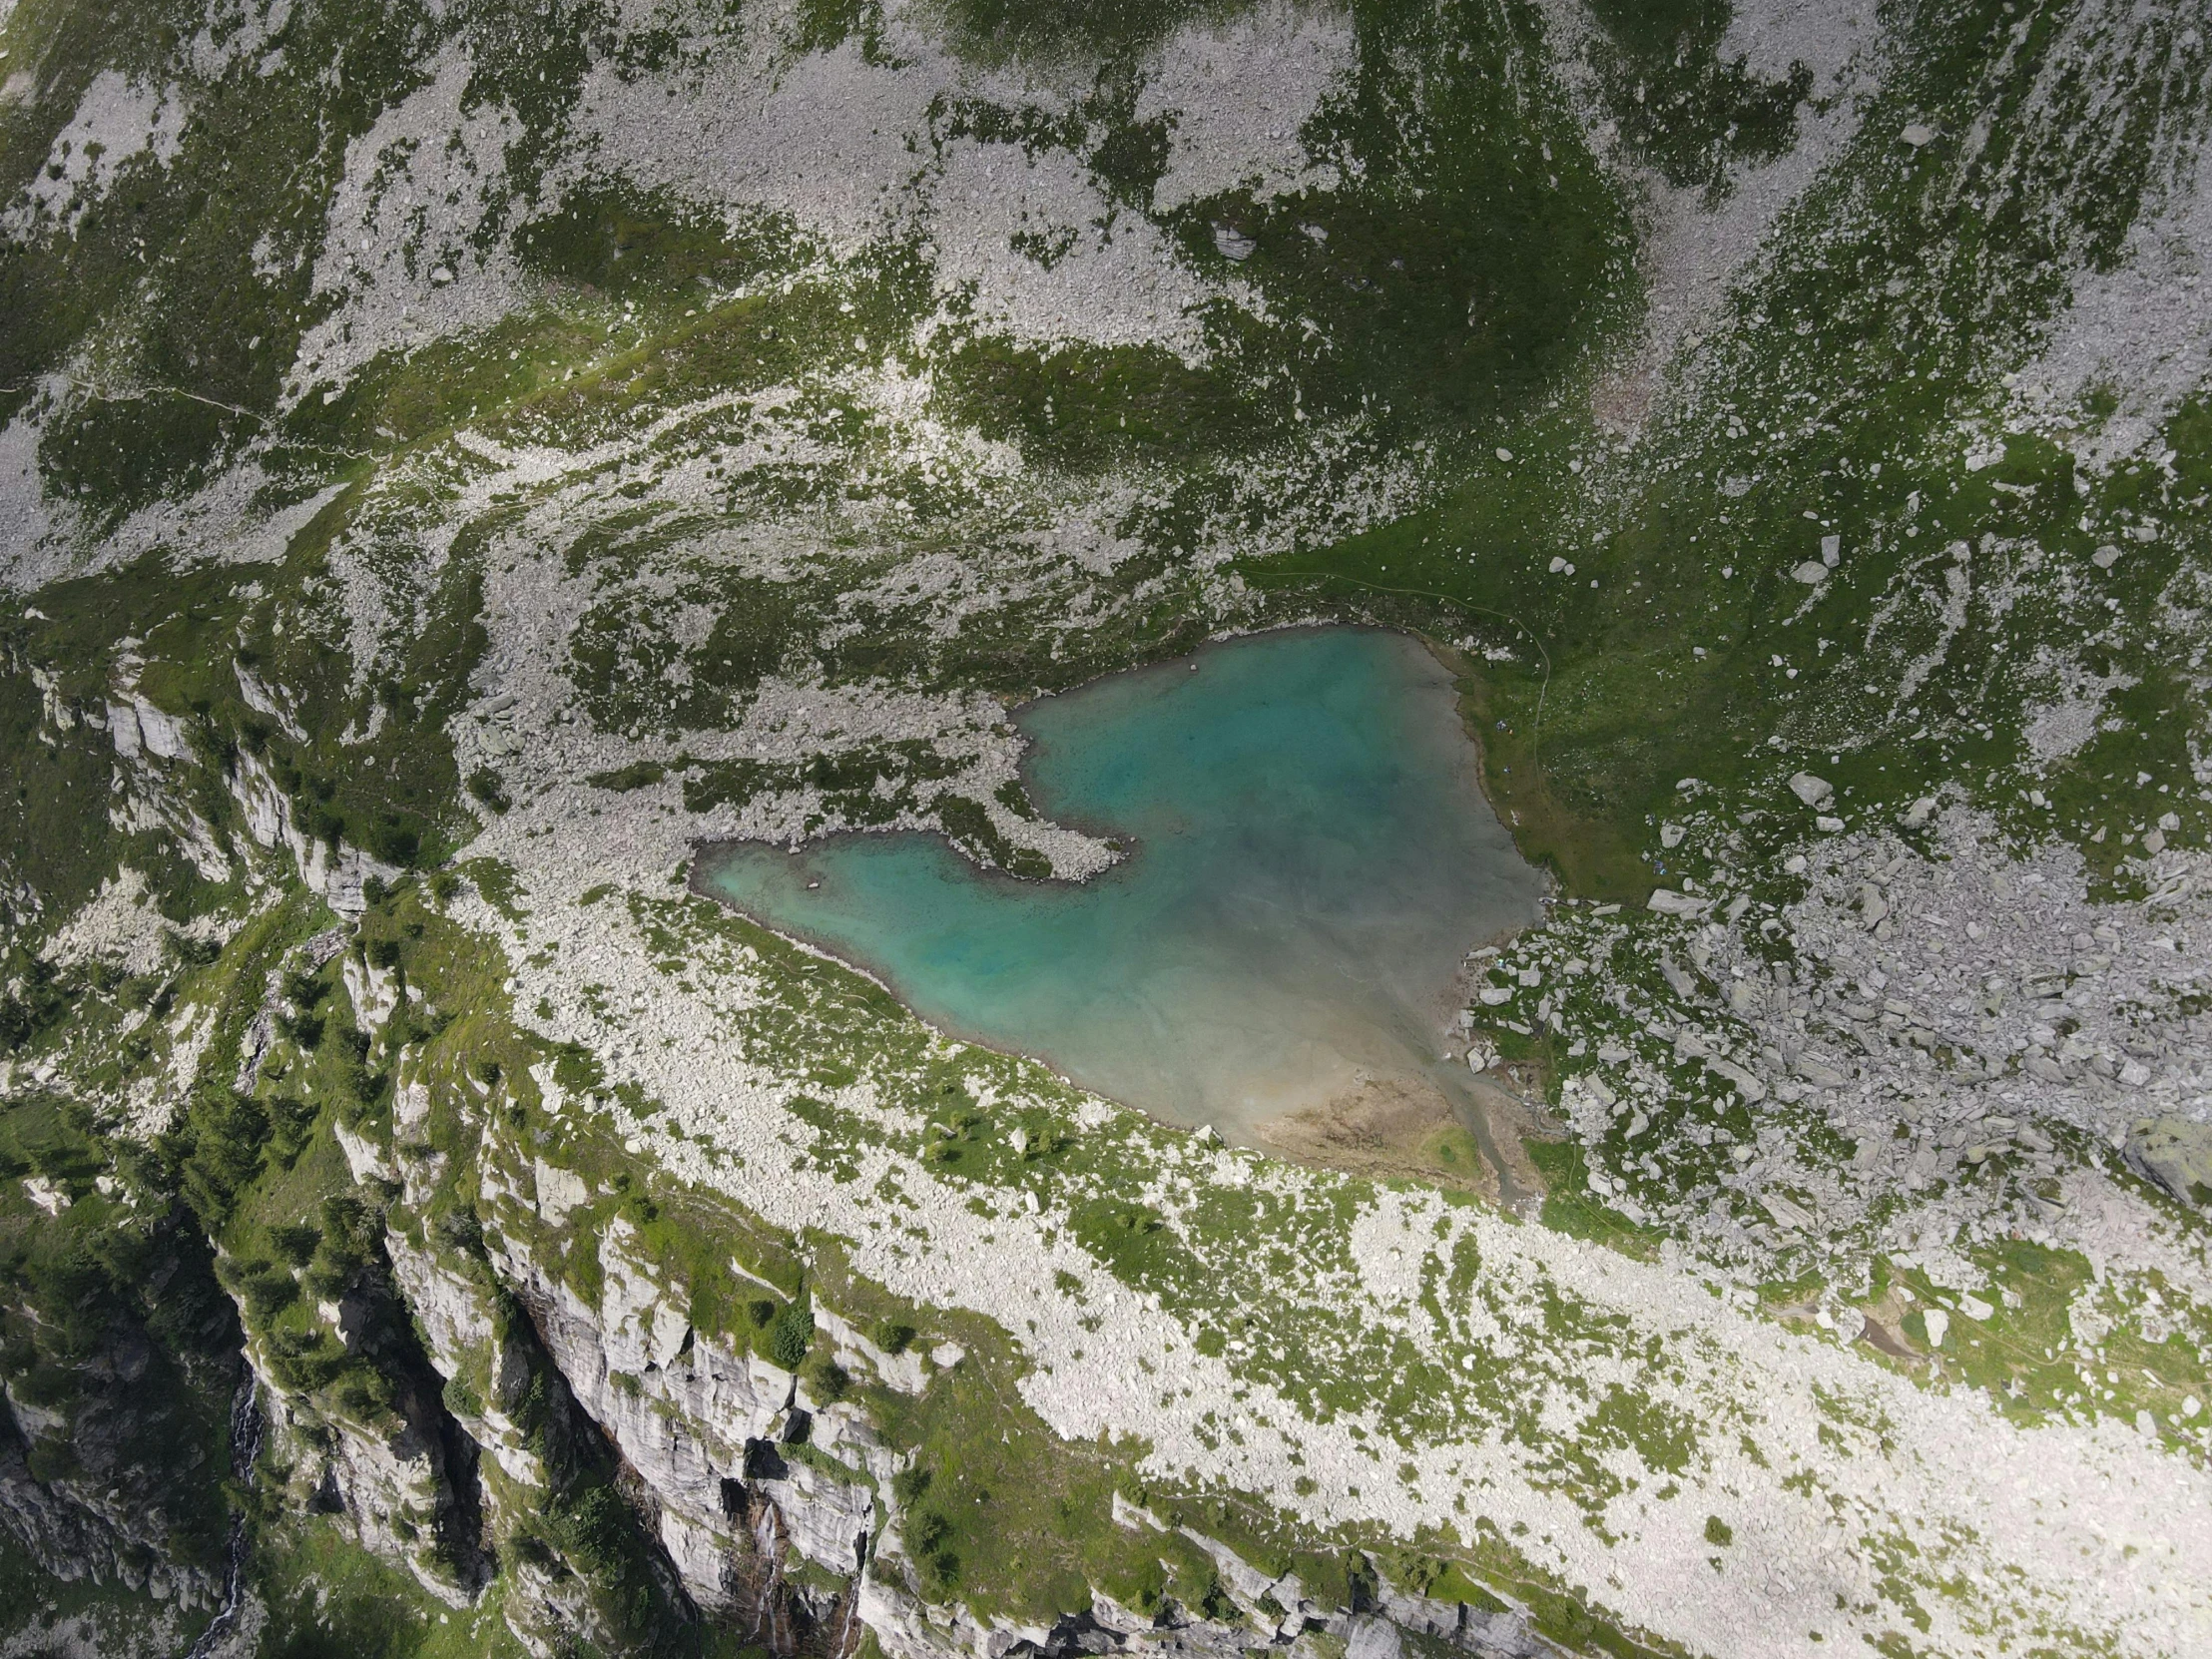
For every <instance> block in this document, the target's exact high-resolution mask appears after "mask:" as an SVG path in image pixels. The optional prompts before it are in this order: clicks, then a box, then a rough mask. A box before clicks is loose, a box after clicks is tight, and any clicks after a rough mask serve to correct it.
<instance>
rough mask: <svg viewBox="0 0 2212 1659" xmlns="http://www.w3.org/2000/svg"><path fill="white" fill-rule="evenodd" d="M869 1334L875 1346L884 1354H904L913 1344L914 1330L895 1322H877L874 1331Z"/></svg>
mask: <svg viewBox="0 0 2212 1659" xmlns="http://www.w3.org/2000/svg"><path fill="white" fill-rule="evenodd" d="M870 1334H871V1335H872V1336H873V1337H874V1339H875V1346H876V1347H877V1348H879V1349H881V1350H882V1351H883V1352H884V1353H885V1354H904V1353H905V1352H906V1350H908V1349H909V1348H911V1347H913V1344H914V1328H913V1327H912V1326H910V1325H902V1324H900V1323H899V1322H898V1321H897V1320H887V1319H886V1320H877V1321H876V1322H875V1329H874V1330H873V1332H872V1333H870Z"/></svg>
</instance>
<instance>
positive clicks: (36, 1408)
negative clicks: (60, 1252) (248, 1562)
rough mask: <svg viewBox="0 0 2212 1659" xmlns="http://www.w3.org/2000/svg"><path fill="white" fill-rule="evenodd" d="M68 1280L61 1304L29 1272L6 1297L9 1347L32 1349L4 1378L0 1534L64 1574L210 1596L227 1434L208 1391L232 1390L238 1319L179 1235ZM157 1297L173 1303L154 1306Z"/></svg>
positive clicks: (3, 1314)
mask: <svg viewBox="0 0 2212 1659" xmlns="http://www.w3.org/2000/svg"><path fill="white" fill-rule="evenodd" d="M66 1291H67V1294H68V1297H69V1301H68V1303H67V1304H66V1305H64V1306H61V1307H57V1306H55V1305H54V1303H53V1302H52V1301H51V1300H44V1301H42V1299H41V1298H40V1297H38V1296H37V1295H36V1294H35V1291H34V1289H33V1288H32V1287H29V1286H26V1285H14V1286H11V1287H10V1293H11V1294H9V1295H8V1296H7V1298H6V1300H5V1301H0V1328H5V1334H6V1336H7V1338H8V1339H9V1342H10V1345H11V1347H15V1348H16V1349H17V1352H18V1354H19V1355H22V1356H24V1357H29V1358H35V1360H36V1361H37V1363H36V1364H35V1365H33V1366H31V1367H30V1368H29V1369H27V1370H21V1371H19V1370H17V1369H16V1368H15V1367H13V1366H11V1367H10V1368H9V1372H10V1375H8V1376H6V1377H5V1378H4V1379H0V1547H8V1548H17V1549H21V1550H22V1551H23V1552H24V1553H25V1555H26V1556H27V1557H28V1558H29V1559H30V1560H31V1561H32V1562H34V1563H36V1564H37V1566H38V1567H39V1568H40V1569H41V1570H43V1571H45V1572H47V1573H49V1574H51V1575H52V1576H54V1577H56V1578H59V1579H62V1580H64V1581H65V1582H70V1583H91V1584H98V1585H122V1586H124V1587H126V1588H129V1589H133V1590H144V1591H147V1592H150V1593H151V1594H152V1595H154V1596H155V1597H156V1598H157V1599H158V1600H165V1601H166V1600H172V1599H173V1600H174V1602H175V1604H177V1605H179V1606H181V1607H185V1608H193V1607H204V1606H208V1605H211V1604H212V1603H213V1602H214V1601H215V1599H216V1597H217V1595H218V1594H219V1592H220V1588H221V1585H222V1580H223V1560H222V1546H223V1536H224V1534H223V1519H222V1515H221V1511H220V1506H219V1504H218V1503H217V1501H216V1499H215V1492H214V1487H215V1484H216V1482H217V1481H219V1480H220V1479H221V1477H222V1473H223V1469H222V1465H221V1460H220V1459H221V1456H222V1450H223V1447H222V1440H221V1434H222V1425H221V1423H220V1421H219V1420H210V1413H209V1412H208V1411H207V1410H205V1409H202V1407H203V1406H205V1405H206V1404H207V1403H208V1402H211V1401H220V1400H226V1399H228V1398H230V1397H231V1395H232V1394H233V1392H234V1391H235V1387H236V1383H237V1381H238V1379H239V1376H240V1375H241V1368H240V1366H239V1364H238V1359H237V1341H238V1329H237V1326H236V1325H235V1324H234V1323H233V1322H232V1321H231V1320H230V1319H229V1317H228V1308H227V1306H226V1305H225V1304H224V1303H223V1301H222V1299H221V1296H220V1293H218V1292H217V1291H216V1290H215V1287H214V1285H213V1283H212V1282H211V1281H209V1280H208V1278H207V1269H206V1262H205V1257H204V1255H202V1254H201V1253H199V1252H196V1251H192V1250H189V1249H186V1248H183V1247H182V1246H181V1244H180V1242H179V1241H178V1240H177V1239H176V1238H175V1237H174V1236H173V1235H163V1236H158V1238H157V1244H156V1247H155V1252H154V1254H153V1256H152V1258H151V1260H150V1261H148V1262H147V1263H146V1264H145V1271H144V1272H143V1274H142V1276H141V1277H140V1278H139V1279H138V1280H137V1281H136V1283H134V1284H132V1285H128V1286H118V1285H117V1284H115V1283H113V1282H112V1281H110V1282H101V1281H98V1280H95V1281H93V1282H92V1283H90V1284H87V1283H82V1282H72V1283H70V1284H69V1285H68V1286H67V1287H66ZM165 1302H166V1307H167V1312H168V1314H169V1316H170V1317H169V1318H167V1319H162V1320H152V1321H150V1320H149V1318H148V1317H147V1312H148V1308H149V1307H150V1306H154V1307H160V1306H162V1305H163V1304H164V1303H165ZM71 1316H74V1318H75V1319H76V1320H77V1321H80V1322H82V1323H81V1325H80V1326H79V1327H78V1328H77V1329H75V1330H71V1329H70V1328H69V1326H68V1324H67V1323H65V1322H66V1320H67V1319H68V1318H69V1317H71ZM11 1358H13V1356H11Z"/></svg>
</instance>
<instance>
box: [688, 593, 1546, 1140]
mask: <svg viewBox="0 0 2212 1659" xmlns="http://www.w3.org/2000/svg"><path fill="white" fill-rule="evenodd" d="M1194 664H1195V665H1196V672H1193V665H1194ZM1014 718H1015V719H1016V721H1017V723H1018V724H1019V725H1020V727H1021V728H1022V730H1023V731H1024V732H1025V733H1027V734H1028V735H1029V737H1030V738H1031V739H1032V741H1033V745H1034V747H1033V749H1032V752H1031V754H1030V757H1029V759H1028V761H1027V762H1026V764H1025V767H1024V776H1025V778H1026V780H1027V782H1028V786H1029V790H1030V794H1031V796H1032V798H1033V799H1034V800H1035V802H1036V803H1037V806H1038V808H1039V809H1040V811H1041V812H1042V813H1043V814H1044V815H1045V816H1047V817H1048V818H1051V819H1053V820H1056V821H1058V822H1060V823H1063V824H1068V825H1073V826H1077V827H1080V828H1082V829H1085V830H1090V831H1092V832H1093V833H1096V834H1100V835H1110V836H1113V837H1115V838H1117V839H1119V840H1121V841H1122V842H1123V843H1124V845H1125V846H1127V847H1128V848H1129V856H1128V857H1127V858H1126V859H1125V861H1124V862H1122V863H1121V864H1118V865H1116V866H1115V867H1114V868H1113V869H1111V870H1109V871H1107V872H1106V873H1104V874H1102V875H1099V876H1095V877H1093V878H1092V879H1091V880H1090V881H1089V882H1087V883H1083V884H1080V885H1077V884H1072V883H1066V882H1056V881H1046V882H1036V881H1017V880H1014V879H1012V878H1010V877H1007V876H1003V875H996V874H989V873H985V872H983V871H981V870H979V869H977V868H976V867H975V866H974V865H973V864H971V863H969V862H968V861H967V860H966V859H964V858H962V857H961V856H960V855H959V854H957V853H956V852H954V851H952V850H951V848H950V847H949V846H947V845H946V843H945V842H944V841H943V840H942V839H940V838H939V837H937V836H934V835H925V834H920V833H911V832H901V833H896V834H864V835H863V834H852V835H839V836H835V837H832V838H830V839H828V840H826V841H823V842H820V843H818V844H816V845H813V846H811V847H809V848H807V849H805V850H803V851H800V852H797V853H791V852H786V851H784V850H782V849H780V848H776V847H770V846H765V845H762V844H760V843H758V842H731V843H725V844H722V845H718V846H713V847H710V848H708V849H706V850H705V851H704V852H703V854H702V858H701V868H700V884H701V885H702V887H703V888H704V889H705V890H707V891H709V892H712V893H714V894H715V895H717V896H718V897H720V898H722V899H723V900H725V901H726V902H728V903H730V904H732V905H734V906H735V907H736V908H738V909H740V910H742V911H744V912H746V913H747V914H749V915H751V916H753V917H755V918H756V919H758V920H760V921H763V922H766V923H767V924H768V925H770V926H772V927H774V928H777V929H778V930H780V931H783V932H786V933H790V934H794V935H796V936H799V937H803V938H806V939H809V940H811V941H813V942H814V943H816V944H819V945H821V946H823V947H825V948H827V949H829V950H830V951H831V952H833V953H835V954H836V955H839V956H842V957H844V958H845V959H846V960H848V961H852V962H855V963H858V964H861V965H863V966H865V967H866V968H868V969H869V970H870V971H871V972H873V973H875V974H876V975H877V976H879V977H880V978H882V979H883V980H884V981H885V982H886V983H888V984H889V985H890V986H891V987H892V988H893V989H894V990H895V991H896V992H897V993H898V994H899V995H900V996H901V997H902V998H903V999H904V1000H905V1001H906V1002H907V1003H908V1005H909V1006H911V1007H912V1008H914V1009H915V1010H916V1011H917V1012H918V1013H920V1014H921V1015H922V1016H923V1017H924V1018H926V1019H928V1020H930V1021H932V1022H933V1023H935V1024H937V1025H939V1026H941V1027H943V1028H945V1029H947V1030H949V1031H952V1032H954V1033H956V1034H958V1035H961V1036H964V1037H969V1038H973V1039H976V1040H978V1041H981V1042H985V1043H988V1044H990V1045H992V1046H995V1047H1000V1048H1006V1049H1013V1050H1018V1051H1020V1052H1023V1053H1027V1054H1033V1055H1036V1056H1038V1057H1039V1058H1042V1059H1046V1060H1049V1061H1050V1062H1051V1063H1052V1064H1053V1065H1055V1066H1056V1067H1057V1068H1058V1069H1059V1070H1061V1071H1063V1072H1065V1073H1066V1074H1067V1075H1068V1076H1070V1077H1071V1078H1073V1079H1074V1080H1075V1081H1077V1082H1079V1083H1081V1084H1083V1085H1084V1086H1086V1087H1088V1088H1091V1089H1094V1090H1096V1091H1098V1092H1099V1093H1101V1094H1104V1095H1107V1096H1109V1097H1111V1098H1114V1099H1117V1100H1120V1101H1123V1102H1125V1103H1127V1104H1129V1105H1132V1106H1136V1107H1140V1108H1142V1109H1144V1110H1146V1111H1149V1112H1152V1113H1154V1114H1156V1115H1158V1116H1160V1117H1163V1118H1166V1119H1168V1120H1170V1121H1172V1122H1177V1123H1185V1124H1196V1123H1200V1122H1212V1123H1215V1124H1218V1125H1219V1126H1220V1127H1221V1128H1222V1129H1223V1131H1224V1132H1225V1133H1228V1134H1229V1135H1231V1136H1232V1137H1233V1138H1237V1139H1245V1138H1248V1135H1249V1128H1250V1126H1251V1125H1252V1124H1254V1123H1257V1122H1259V1121H1261V1120H1263V1119H1265V1118H1268V1117H1271V1116H1274V1115H1276V1114H1278V1113H1281V1112H1285V1111H1292V1110H1297V1109H1299V1108H1301V1107H1304V1106H1308V1105H1317V1104H1322V1103H1324V1102H1326V1101H1328V1100H1330V1099H1332V1098H1335V1097H1336V1096H1338V1095H1340V1094H1342V1093H1343V1092H1344V1091H1345V1090H1346V1089H1348V1088H1350V1087H1351V1086H1353V1084H1354V1083H1355V1082H1356V1081H1357V1079H1358V1077H1359V1075H1360V1074H1362V1073H1366V1074H1369V1075H1384V1074H1408V1073H1411V1072H1415V1071H1418V1072H1424V1073H1430V1074H1432V1067H1431V1061H1432V1059H1433V1056H1434V1054H1435V1051H1436V1047H1437V1045H1438V1041H1439V1039H1440V1036H1441V1033H1442V1028H1443V1022H1444V1020H1445V1018H1446V1017H1447V1015H1448V1014H1449V1012H1450V1011H1451V1010H1452V1009H1453V1008H1454V1007H1455V1006H1456V1004H1455V1003H1454V1002H1451V1001H1450V1000H1449V997H1450V990H1451V985H1452V976H1453V974H1454V971H1455V970H1456V968H1457V966H1458V963H1459V961H1460V959H1461V957H1462V955H1463V954H1464V953H1465V952H1466V951H1467V950H1468V949H1470V948H1472V947H1473V946H1474V945H1475V944H1477V943H1479V942H1480V941H1481V940H1483V939H1484V938H1486V937H1488V936H1490V935H1492V934H1494V933H1496V932H1498V931H1499V930H1501V929H1504V928H1507V927H1514V926H1519V925H1523V924H1525V923H1527V922H1528V921H1530V920H1532V919H1534V917H1535V914H1536V901H1537V894H1538V892H1539V890H1540V888H1539V879H1538V877H1537V875H1536V872H1535V871H1534V870H1533V869H1531V868H1530V867H1529V866H1528V865H1527V864H1526V863H1524V862H1523V861H1522V859H1521V858H1520V856H1519V855H1518V854H1517V853H1516V852H1515V851H1514V849H1513V845H1512V841H1511V839H1510V837H1509V836H1508V835H1507V834H1506V832H1505V830H1504V829H1503V828H1502V827H1501V826H1500V825H1499V824H1498V822H1497V818H1496V815H1495V814H1493V813H1492V812H1491V810H1490V807H1489V804H1488V802H1487V801H1486V800H1485V799H1484V798H1483V796H1482V794H1481V791H1480V789H1479V787H1478V783H1477V771H1476V757H1475V753H1474V749H1473V746H1472V745H1471V744H1470V743H1469V742H1468V741H1467V739H1466V736H1465V734H1464V733H1463V732H1462V731H1461V729H1460V726H1459V722H1458V718H1457V716H1456V714H1455V712H1454V709H1453V702H1452V694H1451V689H1450V680H1449V677H1448V676H1447V675H1446V674H1445V673H1444V671H1443V670H1442V668H1441V667H1440V666H1439V665H1438V664H1437V663H1436V662H1435V661H1434V659H1432V658H1431V657H1430V656H1429V655H1428V653H1427V652H1426V651H1424V650H1423V649H1422V648H1421V647H1420V646H1419V645H1418V644H1417V643H1416V642H1414V641H1412V640H1409V639H1407V638H1405V637H1404V636H1402V635H1398V634H1391V633H1384V632H1380V631H1374V630H1365V629H1347V628H1333V629H1311V630H1299V631H1294V632H1288V633H1277V634H1266V635H1261V636H1258V637H1255V638H1250V639H1244V640H1238V641H1234V642H1231V643H1229V644H1225V645H1218V646H1210V647H1208V648H1206V649H1205V650H1203V651H1201V652H1200V653H1199V654H1198V655H1197V656H1196V657H1192V658H1184V659H1180V660H1178V661H1176V662H1172V663H1166V664H1161V665H1158V666H1155V667H1152V668H1147V669H1141V670H1136V671H1133V672H1131V673H1127V674H1119V675H1115V676H1113V677H1111V678H1109V679H1105V680H1101V681H1097V682H1095V683H1093V684H1092V685H1089V686H1086V687H1083V688H1082V689H1080V690H1078V691H1075V692H1072V693H1069V694H1068V695H1066V696H1063V697H1057V698H1047V699H1044V700H1041V701H1039V702H1037V703H1033V704H1030V705H1028V706H1027V707H1025V708H1023V709H1022V710H1020V711H1019V712H1018V713H1017V714H1016V716H1015V717H1014ZM810 881H819V882H820V883H821V885H820V886H818V887H813V888H810V887H809V885H808V883H809V882H810Z"/></svg>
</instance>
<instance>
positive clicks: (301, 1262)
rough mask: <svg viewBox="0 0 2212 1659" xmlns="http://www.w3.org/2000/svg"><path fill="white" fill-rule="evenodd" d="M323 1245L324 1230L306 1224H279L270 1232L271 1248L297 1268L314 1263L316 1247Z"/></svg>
mask: <svg viewBox="0 0 2212 1659" xmlns="http://www.w3.org/2000/svg"><path fill="white" fill-rule="evenodd" d="M321 1243H322V1229H321V1228H319V1227H310V1226H308V1225H307V1224H306V1223H305V1222H298V1223H292V1224H279V1225H277V1226H276V1227H272V1228H271V1229H270V1230H269V1244H270V1248H271V1249H273V1250H274V1251H276V1252H277V1255H278V1256H279V1257H281V1258H282V1259H283V1260H284V1261H286V1262H289V1263H290V1264H291V1265H292V1266H293V1267H295V1268H303V1267H305V1266H306V1265H307V1264H308V1263H309V1262H311V1261H313V1260H314V1253H315V1247H316V1246H317V1245H319V1244H321Z"/></svg>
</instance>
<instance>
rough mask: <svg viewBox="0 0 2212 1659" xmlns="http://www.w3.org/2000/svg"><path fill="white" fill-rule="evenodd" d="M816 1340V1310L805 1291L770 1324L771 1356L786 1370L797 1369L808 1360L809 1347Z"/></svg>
mask: <svg viewBox="0 0 2212 1659" xmlns="http://www.w3.org/2000/svg"><path fill="white" fill-rule="evenodd" d="M814 1340H815V1311H814V1309H813V1307H812V1306H811V1305H810V1304H809V1302H808V1300H807V1296H806V1294H805V1293H804V1292H802V1293H801V1294H800V1298H799V1300H798V1301H797V1302H792V1303H787V1304H786V1305H785V1307H784V1310H783V1312H782V1313H780V1314H778V1315H777V1316H776V1320H775V1323H774V1324H772V1325H771V1326H770V1327H769V1332H768V1357H769V1358H770V1359H771V1360H773V1361H775V1362H776V1363H777V1364H778V1365H779V1366H782V1367H783V1368H784V1370H786V1371H797V1370H798V1369H799V1368H800V1367H801V1366H802V1365H803V1364H805V1363H806V1359H807V1350H808V1349H809V1348H811V1347H812V1346H813V1345H814Z"/></svg>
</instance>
